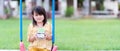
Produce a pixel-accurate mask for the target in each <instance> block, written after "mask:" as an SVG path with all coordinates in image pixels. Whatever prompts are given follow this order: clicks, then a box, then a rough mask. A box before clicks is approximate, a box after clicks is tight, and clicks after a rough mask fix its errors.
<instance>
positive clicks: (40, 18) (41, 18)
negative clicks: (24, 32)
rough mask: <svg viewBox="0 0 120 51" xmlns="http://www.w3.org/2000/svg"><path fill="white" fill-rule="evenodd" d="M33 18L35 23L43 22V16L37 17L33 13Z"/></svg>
mask: <svg viewBox="0 0 120 51" xmlns="http://www.w3.org/2000/svg"><path fill="white" fill-rule="evenodd" d="M33 17H34V19H35V21H36V22H43V20H44V15H43V14H42V15H39V14H38V13H36V12H34V14H33Z"/></svg>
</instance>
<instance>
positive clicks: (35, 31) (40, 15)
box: [28, 6, 52, 51]
mask: <svg viewBox="0 0 120 51" xmlns="http://www.w3.org/2000/svg"><path fill="white" fill-rule="evenodd" d="M32 19H33V22H32V23H31V24H30V25H29V27H28V42H29V43H30V45H29V47H28V50H29V51H50V50H51V47H52V41H51V38H52V34H51V24H50V23H48V22H47V16H46V11H45V9H44V8H42V7H40V6H37V7H35V8H33V10H32Z"/></svg>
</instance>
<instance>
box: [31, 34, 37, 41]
mask: <svg viewBox="0 0 120 51" xmlns="http://www.w3.org/2000/svg"><path fill="white" fill-rule="evenodd" d="M36 39H37V36H36V35H34V36H32V37H30V38H29V42H34V41H35V40H36Z"/></svg>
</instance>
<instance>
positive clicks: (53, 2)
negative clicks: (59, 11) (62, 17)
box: [52, 0, 55, 44]
mask: <svg viewBox="0 0 120 51" xmlns="http://www.w3.org/2000/svg"><path fill="white" fill-rule="evenodd" d="M54 42H55V0H52V43H53V44H54Z"/></svg>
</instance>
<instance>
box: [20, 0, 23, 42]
mask: <svg viewBox="0 0 120 51" xmlns="http://www.w3.org/2000/svg"><path fill="white" fill-rule="evenodd" d="M22 36H23V35H22V0H20V41H21V42H22V39H23V37H22Z"/></svg>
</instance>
